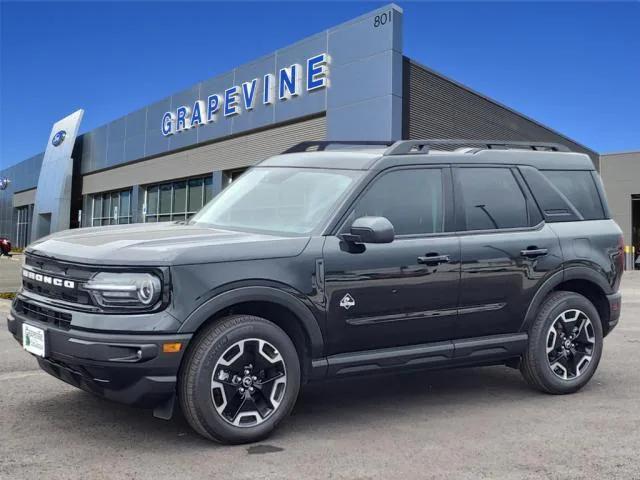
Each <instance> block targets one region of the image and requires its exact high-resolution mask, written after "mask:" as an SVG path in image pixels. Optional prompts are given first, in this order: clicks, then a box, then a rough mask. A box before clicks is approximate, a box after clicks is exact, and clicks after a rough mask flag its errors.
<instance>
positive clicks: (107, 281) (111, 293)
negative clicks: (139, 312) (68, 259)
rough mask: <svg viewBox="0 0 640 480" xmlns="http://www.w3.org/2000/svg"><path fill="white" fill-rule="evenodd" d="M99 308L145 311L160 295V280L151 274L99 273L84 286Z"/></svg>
mask: <svg viewBox="0 0 640 480" xmlns="http://www.w3.org/2000/svg"><path fill="white" fill-rule="evenodd" d="M84 288H85V289H86V290H89V291H90V292H91V294H92V295H93V297H94V298H95V300H96V301H97V302H98V305H100V306H101V307H107V308H109V307H121V308H130V309H147V308H151V307H153V306H154V305H155V304H156V303H157V302H158V300H159V299H160V295H161V294H162V283H161V282H160V279H159V278H158V277H156V276H155V275H153V274H151V273H110V272H100V273H98V274H96V275H95V276H94V277H93V278H92V279H91V280H89V282H87V283H86V284H85V285H84Z"/></svg>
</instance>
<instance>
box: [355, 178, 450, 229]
mask: <svg viewBox="0 0 640 480" xmlns="http://www.w3.org/2000/svg"><path fill="white" fill-rule="evenodd" d="M442 201H443V187H442V170H441V169H439V168H420V169H410V170H395V171H392V172H389V173H385V174H382V175H381V176H379V177H378V178H376V179H375V180H374V181H373V184H372V185H370V186H369V187H368V189H367V190H366V191H365V192H364V194H363V195H362V196H361V197H360V198H359V199H358V201H357V203H356V205H355V207H354V209H353V211H352V212H351V214H350V215H349V218H348V221H347V224H346V228H347V229H348V228H349V226H350V225H351V223H352V222H353V221H354V220H355V219H356V218H359V217H367V216H374V217H386V218H387V219H388V220H389V221H390V222H391V223H392V224H393V227H394V229H395V233H396V235H421V234H429V233H439V232H442V231H444V208H443V205H442Z"/></svg>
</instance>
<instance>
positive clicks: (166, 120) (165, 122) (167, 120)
mask: <svg viewBox="0 0 640 480" xmlns="http://www.w3.org/2000/svg"><path fill="white" fill-rule="evenodd" d="M174 120H175V117H174V115H173V113H171V112H167V113H165V114H164V115H163V116H162V135H164V136H165V137H168V136H169V135H173V122H174Z"/></svg>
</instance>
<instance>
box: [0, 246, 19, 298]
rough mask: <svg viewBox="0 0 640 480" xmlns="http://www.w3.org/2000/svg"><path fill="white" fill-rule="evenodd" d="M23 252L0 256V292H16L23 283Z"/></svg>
mask: <svg viewBox="0 0 640 480" xmlns="http://www.w3.org/2000/svg"><path fill="white" fill-rule="evenodd" d="M21 266H22V254H19V255H14V256H12V257H5V256H1V257H0V293H12V292H16V291H17V290H18V289H19V288H20V285H21V282H22V277H21V276H20V267H21Z"/></svg>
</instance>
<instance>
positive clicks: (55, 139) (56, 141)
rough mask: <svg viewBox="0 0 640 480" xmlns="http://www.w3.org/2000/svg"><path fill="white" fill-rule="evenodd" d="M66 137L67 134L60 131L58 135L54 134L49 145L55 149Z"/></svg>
mask: <svg viewBox="0 0 640 480" xmlns="http://www.w3.org/2000/svg"><path fill="white" fill-rule="evenodd" d="M66 136H67V132H65V131H64V130H60V131H59V132H58V133H56V134H55V135H54V136H53V140H51V144H52V145H53V146H54V147H57V146H58V145H60V144H61V143H62V142H64V139H65V137H66Z"/></svg>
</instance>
